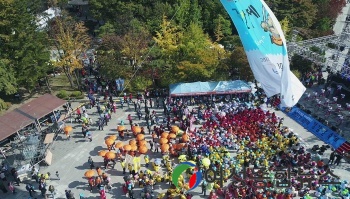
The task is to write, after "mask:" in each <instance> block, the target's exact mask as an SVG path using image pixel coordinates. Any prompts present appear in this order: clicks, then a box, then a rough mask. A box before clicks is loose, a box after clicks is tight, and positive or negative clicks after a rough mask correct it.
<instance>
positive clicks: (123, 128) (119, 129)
mask: <svg viewBox="0 0 350 199" xmlns="http://www.w3.org/2000/svg"><path fill="white" fill-rule="evenodd" d="M124 130H125V126H118V127H117V131H124Z"/></svg>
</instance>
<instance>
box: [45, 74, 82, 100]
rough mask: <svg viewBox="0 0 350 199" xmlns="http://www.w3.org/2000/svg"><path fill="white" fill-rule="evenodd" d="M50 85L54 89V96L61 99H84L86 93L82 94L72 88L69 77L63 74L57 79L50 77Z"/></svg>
mask: <svg viewBox="0 0 350 199" xmlns="http://www.w3.org/2000/svg"><path fill="white" fill-rule="evenodd" d="M49 81H50V85H51V89H52V94H53V95H55V96H57V97H59V98H61V99H65V100H68V99H71V98H75V99H83V98H84V93H81V92H80V91H79V90H78V88H76V87H75V88H72V87H71V86H70V83H69V80H68V77H67V76H66V75H65V74H64V73H63V74H62V73H61V74H60V75H56V77H53V76H51V77H50V80H49Z"/></svg>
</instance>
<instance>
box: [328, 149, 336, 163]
mask: <svg viewBox="0 0 350 199" xmlns="http://www.w3.org/2000/svg"><path fill="white" fill-rule="evenodd" d="M334 159H335V151H333V152H332V153H331V155H330V156H329V162H328V164H329V165H331V164H333V163H334Z"/></svg>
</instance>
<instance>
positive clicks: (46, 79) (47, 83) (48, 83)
mask: <svg viewBox="0 0 350 199" xmlns="http://www.w3.org/2000/svg"><path fill="white" fill-rule="evenodd" d="M45 83H46V86H47V88H48V89H49V91H50V93H51V92H52V91H51V86H50V82H49V78H47V76H46V77H45Z"/></svg>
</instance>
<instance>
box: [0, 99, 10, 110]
mask: <svg viewBox="0 0 350 199" xmlns="http://www.w3.org/2000/svg"><path fill="white" fill-rule="evenodd" d="M8 108H9V106H8V104H7V103H6V102H5V101H4V100H2V99H0V111H3V110H7V109H8Z"/></svg>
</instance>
